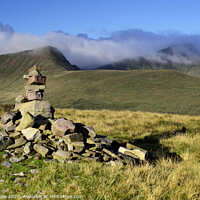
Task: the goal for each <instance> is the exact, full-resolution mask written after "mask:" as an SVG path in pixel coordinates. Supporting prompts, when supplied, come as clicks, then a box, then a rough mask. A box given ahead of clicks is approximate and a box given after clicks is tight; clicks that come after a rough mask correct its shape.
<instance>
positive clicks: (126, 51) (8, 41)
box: [0, 23, 200, 69]
mask: <svg viewBox="0 0 200 200" xmlns="http://www.w3.org/2000/svg"><path fill="white" fill-rule="evenodd" d="M183 43H191V44H195V45H196V46H197V47H198V46H199V44H200V36H199V35H182V34H179V33H170V34H156V33H152V32H145V31H143V30H126V31H118V32H114V33H113V34H112V35H111V36H110V37H107V38H99V39H91V38H89V37H88V36H87V35H86V34H78V35H77V36H75V35H70V34H66V33H63V32H62V31H57V32H48V33H46V34H45V35H44V36H42V37H40V36H36V35H31V34H20V33H17V32H14V29H13V28H12V27H11V26H9V25H5V26H3V25H2V24H1V23H0V54H5V53H13V52H18V51H23V50H27V49H33V48H38V47H42V46H47V45H50V46H54V47H56V48H58V49H59V50H60V51H61V52H62V53H63V54H64V56H65V57H66V58H67V59H68V60H69V61H70V62H71V63H72V64H75V65H77V66H79V67H81V68H88V69H89V68H93V67H97V66H100V65H104V64H108V63H111V62H114V61H119V60H121V59H124V58H137V57H139V56H143V57H146V56H148V58H150V59H154V60H155V59H157V60H158V59H161V61H162V58H161V57H160V55H158V54H157V53H155V52H156V51H158V50H160V49H163V48H166V47H168V46H170V45H176V44H183ZM173 59H175V60H176V61H180V59H182V58H180V57H179V56H178V57H177V56H176V57H173Z"/></svg>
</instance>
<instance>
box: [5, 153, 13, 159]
mask: <svg viewBox="0 0 200 200" xmlns="http://www.w3.org/2000/svg"><path fill="white" fill-rule="evenodd" d="M9 157H11V154H10V153H8V152H5V153H4V154H3V158H4V159H6V158H9Z"/></svg>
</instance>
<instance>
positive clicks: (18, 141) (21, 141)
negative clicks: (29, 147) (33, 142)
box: [7, 137, 26, 149]
mask: <svg viewBox="0 0 200 200" xmlns="http://www.w3.org/2000/svg"><path fill="white" fill-rule="evenodd" d="M25 143H26V140H25V139H24V138H23V137H21V138H18V139H16V140H15V144H13V145H10V146H8V147H7V149H14V148H17V147H20V146H22V145H24V144H25Z"/></svg>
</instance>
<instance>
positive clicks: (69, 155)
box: [0, 66, 147, 166]
mask: <svg viewBox="0 0 200 200" xmlns="http://www.w3.org/2000/svg"><path fill="white" fill-rule="evenodd" d="M39 70H40V69H39V68H38V67H37V66H33V67H32V68H31V69H29V73H28V75H24V78H25V79H26V80H27V85H26V86H25V89H26V94H25V96H22V95H20V96H18V97H17V98H16V103H15V108H14V110H13V111H12V112H10V113H7V114H5V115H4V116H3V117H2V119H1V123H0V150H4V155H3V157H4V158H9V161H6V162H5V163H4V164H5V165H8V166H9V163H10V162H20V161H22V160H24V159H26V158H32V157H34V159H39V158H41V157H43V158H46V159H48V160H49V161H58V162H61V163H65V162H73V161H72V160H87V161H101V162H108V163H110V164H119V165H123V164H132V163H135V162H136V161H138V160H145V159H146V158H147V151H145V150H143V149H140V148H138V147H136V146H134V145H132V144H130V143H120V142H117V141H112V140H110V139H109V138H107V137H105V136H101V135H97V134H96V132H95V130H94V128H93V127H91V126H90V127H86V126H85V125H84V124H81V123H74V122H73V121H71V120H68V119H65V118H59V119H54V109H53V107H52V106H51V105H50V103H49V101H45V100H43V93H44V89H45V87H46V77H45V76H42V75H41V73H40V72H39ZM6 163H7V164H6Z"/></svg>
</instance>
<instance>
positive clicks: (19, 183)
mask: <svg viewBox="0 0 200 200" xmlns="http://www.w3.org/2000/svg"><path fill="white" fill-rule="evenodd" d="M21 179H22V178H21V177H17V178H15V179H14V183H16V185H21V184H22V183H21V182H20V181H21Z"/></svg>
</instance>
